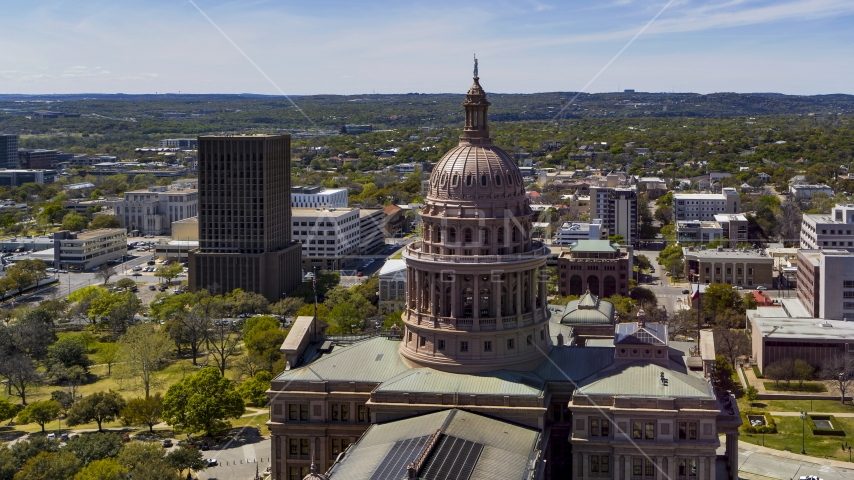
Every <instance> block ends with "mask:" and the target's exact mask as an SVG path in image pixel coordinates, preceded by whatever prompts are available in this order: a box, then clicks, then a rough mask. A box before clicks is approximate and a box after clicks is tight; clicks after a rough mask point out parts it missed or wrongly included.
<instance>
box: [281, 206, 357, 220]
mask: <svg viewBox="0 0 854 480" xmlns="http://www.w3.org/2000/svg"><path fill="white" fill-rule="evenodd" d="M353 210H355V209H354V208H350V207H339V208H335V207H332V208H323V209H319V208H292V209H291V218H298V217H315V218H316V217H341V216H344V215H347V214H348V213H350V212H352V211H353Z"/></svg>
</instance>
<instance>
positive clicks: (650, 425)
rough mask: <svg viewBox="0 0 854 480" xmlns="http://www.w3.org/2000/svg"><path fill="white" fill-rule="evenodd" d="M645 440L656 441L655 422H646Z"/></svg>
mask: <svg viewBox="0 0 854 480" xmlns="http://www.w3.org/2000/svg"><path fill="white" fill-rule="evenodd" d="M644 436H645V438H646V439H647V440H654V439H655V422H646V432H645V435H644Z"/></svg>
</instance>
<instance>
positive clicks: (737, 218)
mask: <svg viewBox="0 0 854 480" xmlns="http://www.w3.org/2000/svg"><path fill="white" fill-rule="evenodd" d="M714 218H715V221H716V222H725V223H726V222H746V221H747V217H745V216H744V215H743V214H741V213H719V214H717V215H715V217H714Z"/></svg>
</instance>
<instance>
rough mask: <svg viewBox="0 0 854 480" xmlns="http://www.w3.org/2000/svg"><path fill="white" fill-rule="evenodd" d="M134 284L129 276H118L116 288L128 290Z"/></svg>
mask: <svg viewBox="0 0 854 480" xmlns="http://www.w3.org/2000/svg"><path fill="white" fill-rule="evenodd" d="M134 286H136V282H134V281H133V280H131V279H129V278H120V279H119V280H118V281H117V282H116V288H121V289H122V290H130V289H131V288H133V287H134Z"/></svg>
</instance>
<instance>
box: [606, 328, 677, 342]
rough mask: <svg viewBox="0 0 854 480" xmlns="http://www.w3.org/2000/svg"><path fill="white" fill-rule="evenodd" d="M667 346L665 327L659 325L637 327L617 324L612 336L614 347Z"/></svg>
mask: <svg viewBox="0 0 854 480" xmlns="http://www.w3.org/2000/svg"><path fill="white" fill-rule="evenodd" d="M621 344H622V345H625V344H631V345H667V326H666V325H662V324H660V323H649V324H646V325H643V326H641V325H639V324H638V323H618V324H617V328H616V333H615V334H614V345H621Z"/></svg>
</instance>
